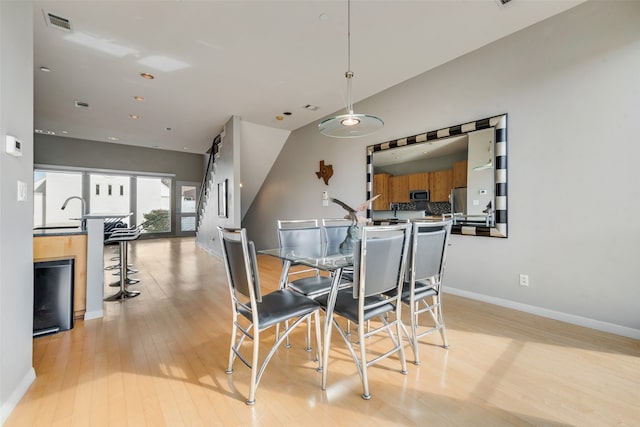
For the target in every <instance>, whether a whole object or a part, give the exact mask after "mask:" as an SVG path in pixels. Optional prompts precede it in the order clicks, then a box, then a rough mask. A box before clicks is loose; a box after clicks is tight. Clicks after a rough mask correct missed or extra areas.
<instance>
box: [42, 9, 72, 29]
mask: <svg viewBox="0 0 640 427" xmlns="http://www.w3.org/2000/svg"><path fill="white" fill-rule="evenodd" d="M43 12H44V20H45V21H46V22H47V26H49V27H53V28H57V29H59V30H62V31H65V32H67V33H70V32H71V31H72V28H71V20H69V19H67V18H63V17H62V16H58V15H54V14H53V13H51V12H47V11H46V10H43Z"/></svg>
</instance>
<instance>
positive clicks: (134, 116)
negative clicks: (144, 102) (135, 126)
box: [129, 114, 140, 120]
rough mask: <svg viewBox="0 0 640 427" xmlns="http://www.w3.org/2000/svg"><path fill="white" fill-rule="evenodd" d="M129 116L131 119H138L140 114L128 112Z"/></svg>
mask: <svg viewBox="0 0 640 427" xmlns="http://www.w3.org/2000/svg"><path fill="white" fill-rule="evenodd" d="M129 117H130V118H132V119H133V120H138V119H139V118H140V116H138V115H137V114H129Z"/></svg>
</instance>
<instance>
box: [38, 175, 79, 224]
mask: <svg viewBox="0 0 640 427" xmlns="http://www.w3.org/2000/svg"><path fill="white" fill-rule="evenodd" d="M71 196H78V197H82V173H80V172H76V173H73V172H54V171H45V170H35V171H34V172H33V226H34V227H43V226H64V225H71V226H75V225H78V224H79V222H78V221H77V220H72V219H70V218H78V217H80V216H81V215H82V213H83V212H82V202H80V200H75V199H72V200H70V201H69V202H68V203H67V206H66V207H65V209H64V210H62V205H63V204H64V202H65V200H66V199H67V197H71Z"/></svg>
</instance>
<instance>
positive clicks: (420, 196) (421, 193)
mask: <svg viewBox="0 0 640 427" xmlns="http://www.w3.org/2000/svg"><path fill="white" fill-rule="evenodd" d="M409 200H411V201H412V202H418V201H421V202H428V201H429V190H410V191H409Z"/></svg>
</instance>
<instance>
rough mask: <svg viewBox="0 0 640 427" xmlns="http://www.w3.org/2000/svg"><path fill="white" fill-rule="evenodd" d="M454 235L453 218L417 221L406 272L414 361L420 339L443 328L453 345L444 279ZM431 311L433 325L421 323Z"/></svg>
mask: <svg viewBox="0 0 640 427" xmlns="http://www.w3.org/2000/svg"><path fill="white" fill-rule="evenodd" d="M450 235H451V221H439V222H432V221H414V222H413V224H412V232H411V244H410V246H409V258H408V261H407V269H406V274H405V286H404V289H403V291H402V302H403V303H404V304H406V305H407V306H409V311H410V317H411V332H410V333H409V332H408V331H407V330H406V327H404V325H403V327H404V329H405V332H406V333H407V338H408V339H409V343H410V344H411V348H412V349H413V355H414V362H413V363H414V364H416V365H419V364H420V351H419V348H418V340H419V339H420V338H421V337H423V336H425V335H428V334H431V333H432V332H436V331H440V335H441V338H442V346H443V347H444V348H448V347H449V342H448V339H447V329H446V326H445V323H444V316H443V313H442V299H441V295H442V279H443V276H444V268H445V264H446V258H447V247H448V246H449V236H450ZM424 313H429V315H430V317H431V320H432V321H433V324H432V325H429V326H420V324H419V317H420V315H421V314H424Z"/></svg>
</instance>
